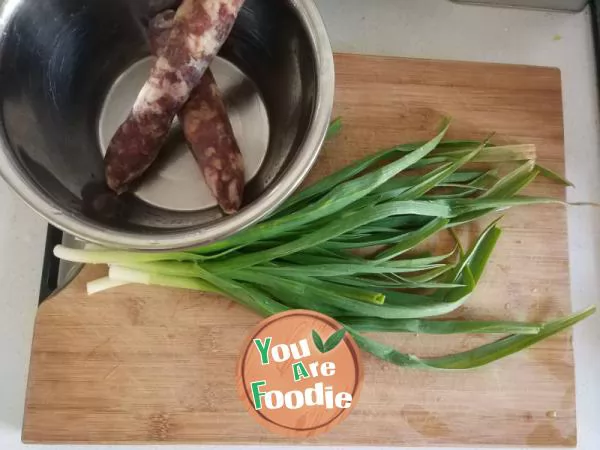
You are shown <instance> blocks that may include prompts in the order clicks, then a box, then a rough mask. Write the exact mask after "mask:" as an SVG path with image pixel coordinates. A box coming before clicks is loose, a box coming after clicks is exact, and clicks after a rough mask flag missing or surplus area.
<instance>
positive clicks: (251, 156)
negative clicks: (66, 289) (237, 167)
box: [0, 0, 334, 250]
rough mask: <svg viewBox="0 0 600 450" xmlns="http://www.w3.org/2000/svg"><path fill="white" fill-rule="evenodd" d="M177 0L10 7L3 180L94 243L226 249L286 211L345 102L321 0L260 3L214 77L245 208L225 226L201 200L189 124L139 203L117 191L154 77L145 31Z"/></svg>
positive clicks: (4, 27) (4, 64) (1, 84)
mask: <svg viewBox="0 0 600 450" xmlns="http://www.w3.org/2000/svg"><path fill="white" fill-rule="evenodd" d="M174 3H177V2H175V1H170V0H158V1H157V0H44V1H36V0H3V1H2V0H0V31H1V33H0V36H1V37H0V90H1V94H0V102H1V108H2V109H1V113H0V114H1V116H0V120H1V122H2V125H3V127H2V130H0V147H1V151H0V173H1V174H2V176H3V177H4V179H5V180H6V181H7V182H8V183H9V184H10V185H11V186H12V188H13V189H14V190H15V191H16V192H17V193H18V194H19V195H20V196H21V197H22V198H23V199H24V200H25V201H26V202H27V203H28V204H29V205H30V206H31V207H32V208H33V209H35V210H36V211H37V212H38V213H40V214H41V215H42V216H44V217H45V218H46V219H47V220H48V221H50V222H51V223H53V224H54V225H56V226H58V227H59V228H61V229H62V230H64V231H67V232H68V233H70V234H73V235H75V236H77V237H80V238H82V239H85V240H87V241H91V242H96V243H99V244H103V245H109V246H113V247H127V248H137V249H155V250H165V249H175V248H187V247H192V246H197V245H201V244H205V243H208V242H212V241H215V240H219V239H222V238H224V237H227V236H229V235H231V234H233V233H235V232H237V231H240V230H241V229H243V228H245V227H248V226H249V225H251V224H253V223H255V222H257V221H258V220H260V219H261V218H263V217H265V216H266V215H267V214H268V213H269V212H271V211H272V210H274V209H275V208H276V207H277V206H278V205H279V204H281V203H282V202H283V201H284V200H285V199H286V198H287V197H288V196H289V195H290V194H291V193H292V192H293V191H294V190H295V189H296V188H297V187H298V186H299V185H300V183H301V182H302V180H303V179H304V177H305V176H306V174H307V173H308V171H309V170H310V168H311V167H312V165H313V163H314V162H315V160H316V158H317V156H318V152H319V149H320V147H321V144H322V142H323V139H324V136H325V133H326V130H327V126H328V123H329V120H330V116H331V110H332V106H333V93H334V92H333V91H334V68H333V56H332V52H331V47H330V44H329V40H328V37H327V34H326V31H325V28H324V25H323V23H322V20H321V18H320V16H319V14H318V11H317V9H316V7H315V5H314V4H313V3H312V2H311V1H310V0H247V1H246V4H245V6H244V9H243V11H242V12H241V14H240V16H239V18H238V21H237V23H236V26H235V28H234V30H233V32H232V34H231V36H230V38H229V40H228V41H227V43H226V44H225V46H224V47H223V49H222V51H221V53H220V59H219V61H217V62H216V63H215V67H214V68H215V72H216V75H217V77H218V82H219V84H220V86H221V88H222V90H223V91H224V97H225V100H226V103H227V104H228V106H229V110H230V115H231V117H232V122H233V125H234V128H235V131H236V136H237V137H238V140H239V142H240V145H241V147H242V150H243V151H244V153H245V156H246V157H247V159H248V160H249V163H248V165H249V166H252V167H251V168H249V169H248V170H249V177H252V179H251V181H250V182H249V183H248V186H247V192H246V201H245V205H244V208H243V209H242V210H241V211H240V212H239V213H238V214H236V215H234V216H231V217H224V216H223V215H222V214H221V212H220V210H219V209H218V208H217V207H216V206H215V202H212V203H211V202H210V201H209V200H210V199H208V200H207V197H206V195H207V194H206V195H202V194H198V192H199V191H200V192H202V189H205V188H203V186H202V180H201V175H200V172H199V171H198V172H197V173H196V170H197V169H196V168H195V165H194V163H193V160H191V159H186V158H191V157H190V156H189V155H188V154H187V152H186V150H185V145H184V142H183V138H182V136H181V133H180V131H178V130H177V126H176V125H175V126H174V129H173V132H172V137H171V139H170V148H168V149H165V150H164V151H163V154H164V155H165V156H164V159H163V160H162V161H160V162H159V163H158V164H157V166H156V168H155V169H154V172H153V173H151V174H150V175H149V177H148V178H147V179H146V181H145V182H144V183H142V184H141V185H140V187H139V189H138V190H137V192H135V193H132V194H131V195H125V196H122V197H119V199H118V200H116V199H115V198H113V197H111V196H110V195H107V194H106V193H105V191H104V188H103V163H102V152H103V147H105V146H106V143H107V142H106V141H107V139H110V136H109V135H110V132H111V130H114V128H115V127H116V126H117V125H118V123H119V121H120V120H121V119H122V117H121V115H123V114H124V113H126V112H127V110H128V108H129V107H130V106H131V102H132V99H133V97H135V94H137V92H136V89H135V86H136V85H137V84H139V83H141V82H142V81H143V78H144V76H143V74H144V73H147V70H148V61H147V58H148V57H149V55H150V51H149V46H148V42H147V38H146V33H145V27H146V24H147V22H148V19H149V18H150V17H152V16H153V15H154V14H155V13H156V12H158V11H160V10H162V9H164V8H166V7H170V6H174V5H173V4H174ZM145 71H146V72H145ZM107 136H108V138H107ZM191 168H194V169H193V170H192V169H191Z"/></svg>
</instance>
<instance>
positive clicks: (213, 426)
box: [23, 55, 576, 447]
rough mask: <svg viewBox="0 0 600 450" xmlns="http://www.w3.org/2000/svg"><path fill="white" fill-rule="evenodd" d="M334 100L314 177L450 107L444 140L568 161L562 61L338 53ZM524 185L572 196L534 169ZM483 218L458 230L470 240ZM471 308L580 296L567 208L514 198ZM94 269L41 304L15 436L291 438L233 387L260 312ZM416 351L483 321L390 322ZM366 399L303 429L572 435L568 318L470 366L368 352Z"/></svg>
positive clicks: (530, 439) (407, 135) (561, 301)
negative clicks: (115, 278) (523, 347)
mask: <svg viewBox="0 0 600 450" xmlns="http://www.w3.org/2000/svg"><path fill="white" fill-rule="evenodd" d="M336 70H337V88H336V107H335V112H336V114H337V115H340V116H342V117H343V119H344V122H345V128H344V132H343V134H342V135H341V136H339V137H338V138H336V139H335V141H333V142H331V143H330V144H328V145H327V147H326V148H325V150H324V151H323V153H322V156H321V158H320V160H319V162H318V164H317V166H316V167H315V169H314V170H313V172H312V174H311V180H315V179H318V178H319V177H322V176H324V175H325V174H328V173H331V172H333V171H334V170H336V169H339V168H340V167H342V166H344V165H345V164H347V163H348V162H350V161H354V160H355V159H357V158H359V157H361V156H363V155H365V154H368V153H371V152H373V151H375V150H376V149H379V148H382V147H389V146H392V145H394V144H397V143H403V142H407V141H414V140H421V139H427V138H430V137H431V136H432V135H433V134H434V131H435V129H436V127H437V125H438V123H439V119H440V117H441V116H442V115H451V116H452V117H453V118H454V122H453V126H452V130H451V133H450V137H451V138H461V139H465V138H477V139H482V138H485V137H486V136H488V135H489V133H491V132H496V135H495V137H494V142H496V143H533V144H536V145H537V146H538V156H539V160H540V161H541V162H542V163H543V164H546V165H548V166H550V167H551V168H553V169H555V170H557V171H559V172H563V170H564V167H563V166H564V149H563V126H562V105H561V82H560V72H559V71H558V70H557V69H550V68H537V67H525V66H509V65H494V64H479V63H462V62H440V61H427V60H407V59H396V58H383V57H367V56H352V55H337V56H336ZM531 192H533V193H537V194H544V195H553V196H559V197H560V196H563V195H564V189H562V188H561V187H557V186H554V185H551V184H549V183H545V182H543V181H542V182H538V183H537V184H536V185H535V186H534V187H533V188H532V189H531ZM482 226H484V224H479V225H477V226H471V227H468V228H466V229H464V230H463V232H462V235H463V237H465V238H466V239H468V238H469V237H470V236H472V235H473V234H474V232H475V231H477V229H476V228H478V227H482ZM502 227H503V228H504V230H505V233H504V235H503V237H502V238H501V240H500V243H499V247H498V249H497V251H496V253H495V254H494V256H493V259H492V261H491V264H490V266H489V268H488V270H487V272H486V273H485V276H484V279H483V283H482V285H481V286H480V287H479V289H478V290H477V292H476V295H475V296H474V297H473V298H472V300H471V301H470V302H469V303H468V304H467V306H466V307H464V308H462V309H461V310H460V311H458V312H457V314H456V316H457V317H463V318H471V319H505V320H509V319H510V320H530V321H538V320H546V319H551V318H554V317H556V316H559V315H562V314H567V313H569V312H570V300H569V267H568V260H567V225H566V213H565V210H564V208H562V207H559V206H539V207H529V208H522V209H515V210H512V211H511V212H510V213H509V214H508V215H507V216H506V217H505V219H504V220H503V222H502ZM102 272H103V270H102V269H101V268H97V267H88V268H85V269H84V270H83V272H82V273H81V274H80V276H79V277H78V278H77V279H76V280H75V282H73V283H72V284H71V285H70V286H69V287H67V288H66V289H65V290H63V291H62V292H60V293H58V294H57V295H56V296H55V297H54V298H52V299H51V300H49V301H47V302H46V303H44V304H43V305H42V306H41V308H40V311H39V315H38V317H37V323H36V328H35V339H34V344H33V349H32V355H31V369H30V375H29V386H28V395H27V404H26V410H25V421H24V426H23V440H24V441H26V442H35V443H57V442H65V443H75V442H83V443H156V442H163V443H222V444H228V443H251V444H267V443H295V442H301V441H290V440H288V439H285V438H283V437H279V436H277V435H275V434H272V433H270V432H268V431H266V430H264V429H262V428H261V427H260V426H259V425H258V424H256V423H255V421H254V420H253V419H252V418H251V417H250V416H249V415H248V413H247V412H246V411H245V408H244V406H243V405H242V403H241V402H240V400H239V399H238V396H237V393H236V380H235V376H234V374H235V366H236V360H237V357H238V354H239V352H240V350H241V346H242V343H243V341H244V338H245V337H246V336H247V334H248V333H249V331H250V330H251V329H252V327H253V326H254V325H256V323H257V322H258V320H259V318H258V317H257V316H255V315H254V314H253V313H250V312H248V311H246V310H244V309H243V308H241V307H238V306H236V305H235V304H234V303H232V302H231V301H229V300H227V299H225V298H221V297H217V296H214V295H203V294H200V293H196V292H188V291H183V290H174V289H161V288H150V287H145V286H133V287H124V288H119V289H116V290H113V291H109V292H106V293H102V294H99V295H96V296H94V297H86V295H85V282H86V281H87V280H90V279H93V278H94V277H98V276H100V275H102ZM377 338H378V339H380V340H382V341H384V342H387V343H389V344H394V345H396V346H397V347H398V348H400V349H402V350H404V351H406V352H414V353H416V354H418V355H420V356H431V355H443V354H447V353H449V352H454V351H460V350H465V349H468V348H471V347H473V346H476V345H479V344H481V343H483V342H486V341H487V340H489V338H484V337H482V336H457V337H452V338H448V337H442V336H437V337H435V336H434V337H428V336H413V335H385V336H377ZM363 358H364V365H365V377H364V380H365V381H364V388H363V392H362V395H361V399H360V402H359V404H358V406H357V407H356V410H355V411H354V412H353V413H352V414H351V416H350V417H349V418H348V419H347V420H346V421H345V422H344V423H343V424H341V425H340V426H339V427H337V428H335V429H334V430H333V431H331V432H330V433H328V434H326V435H323V436H319V437H317V438H313V439H310V440H308V441H302V442H306V443H310V444H319V445H325V444H348V445H350V444H357V445H375V446H383V445H396V446H433V445H454V444H456V445H459V444H460V445H473V446H481V445H515V446H563V447H564V446H574V445H575V443H576V422H575V400H574V399H575V392H574V389H575V384H574V376H573V357H572V344H571V336H570V334H569V333H565V334H562V335H560V336H557V337H555V338H553V339H551V340H549V341H546V342H544V343H541V344H538V345H537V346H535V347H534V348H532V349H530V350H527V351H525V352H523V353H521V354H518V355H516V356H513V357H510V358H508V359H506V360H504V361H501V362H499V363H496V364H493V365H491V366H489V367H486V368H483V369H481V370H477V371H471V372H464V373H439V372H420V371H415V370H405V369H400V368H397V367H393V366H390V365H388V364H386V363H383V362H381V361H379V360H376V359H374V358H373V357H371V356H368V355H364V356H363Z"/></svg>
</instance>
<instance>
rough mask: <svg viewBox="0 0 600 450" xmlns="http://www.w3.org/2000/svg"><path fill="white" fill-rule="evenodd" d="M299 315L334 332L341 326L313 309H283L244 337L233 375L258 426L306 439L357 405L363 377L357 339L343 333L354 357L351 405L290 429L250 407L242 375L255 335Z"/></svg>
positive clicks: (249, 397)
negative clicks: (312, 423)
mask: <svg viewBox="0 0 600 450" xmlns="http://www.w3.org/2000/svg"><path fill="white" fill-rule="evenodd" d="M298 316H306V317H308V318H310V319H313V320H314V319H316V320H318V321H321V322H323V323H324V324H326V325H327V326H329V327H331V329H332V330H333V331H334V332H335V331H337V330H340V329H341V328H343V326H342V325H341V324H340V323H339V322H336V321H335V320H334V319H332V318H331V317H329V316H326V315H324V314H321V313H318V312H315V311H310V310H299V309H296V310H292V311H286V312H283V313H280V314H276V315H274V316H271V317H269V318H267V319H265V320H263V321H262V322H260V323H259V324H258V325H257V326H256V327H255V328H254V329H253V330H252V332H251V333H250V334H249V336H248V337H247V338H246V339H245V341H244V344H243V346H242V352H241V354H240V357H239V359H238V364H237V367H236V377H237V388H238V394H239V395H240V398H241V400H242V402H243V403H244V406H245V407H246V409H247V410H248V412H249V413H250V415H251V416H252V417H253V418H254V419H255V420H256V421H257V422H258V423H259V424H260V425H262V426H263V427H265V428H267V429H268V430H270V431H272V432H274V433H277V434H280V435H284V436H287V437H304V438H306V437H313V436H316V435H318V434H322V433H325V432H327V431H329V430H331V429H332V428H333V427H335V426H337V425H338V424H340V423H341V422H342V421H344V420H345V419H346V418H347V417H348V416H349V415H350V413H351V412H352V410H353V409H354V408H355V407H356V404H357V403H358V400H359V397H360V393H361V391H362V385H363V380H364V370H363V365H362V362H361V360H360V356H359V355H360V353H359V349H358V346H357V345H356V342H355V341H354V339H353V338H352V336H351V335H350V334H349V333H347V334H346V335H345V336H344V339H343V341H342V342H343V343H344V344H345V345H346V346H347V348H348V350H349V351H350V354H351V355H352V358H353V360H354V367H355V380H356V383H355V386H354V389H353V391H352V405H351V407H350V408H348V409H344V410H342V411H341V412H340V413H339V414H338V415H336V416H335V417H334V418H333V419H330V420H328V421H327V422H326V423H323V424H321V425H317V426H313V427H310V428H291V427H289V426H286V425H281V424H278V423H277V422H274V421H273V420H271V419H270V418H268V417H266V416H265V415H264V414H262V413H261V412H260V411H257V410H256V409H255V408H254V406H253V401H252V396H251V393H250V392H249V389H248V386H247V383H246V380H245V374H244V372H245V364H246V359H247V356H248V352H249V351H250V349H251V348H252V344H253V340H254V338H256V336H257V335H259V334H260V332H261V331H262V330H264V329H265V328H266V327H268V326H269V325H271V324H272V323H273V322H276V321H279V320H282V319H285V318H287V317H298Z"/></svg>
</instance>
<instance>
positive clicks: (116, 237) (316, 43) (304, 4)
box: [0, 0, 335, 250]
mask: <svg viewBox="0 0 600 450" xmlns="http://www.w3.org/2000/svg"><path fill="white" fill-rule="evenodd" d="M18 3H19V2H18V1H9V2H8V3H4V5H0V27H2V28H4V27H6V25H7V23H9V21H10V16H12V14H13V13H14V12H15V10H16V8H15V6H16V5H17V4H18ZM290 4H291V6H292V7H293V8H294V10H295V12H296V14H297V16H298V18H299V19H300V20H301V21H302V22H303V25H304V27H305V31H306V32H307V33H308V35H309V37H310V41H311V45H312V48H313V52H314V57H315V61H316V68H317V73H316V80H317V83H316V85H317V95H316V99H317V100H316V105H315V108H314V111H313V116H312V118H311V123H310V124H309V128H308V131H307V136H306V137H305V139H304V141H303V142H302V144H301V146H300V148H299V149H298V151H297V157H296V158H295V159H294V161H293V162H292V163H291V164H290V166H289V167H288V168H287V169H286V171H285V174H284V175H283V176H282V177H281V179H280V180H279V181H278V182H277V183H276V184H275V185H274V186H271V187H270V188H269V189H268V190H267V191H266V192H265V193H264V194H263V195H262V196H261V198H260V199H259V200H257V201H256V202H254V203H253V204H252V205H250V206H248V207H246V208H244V209H243V210H242V211H240V212H239V213H238V214H235V215H234V216H231V217H228V218H226V219H223V220H220V221H217V222H216V223H213V224H207V225H205V226H201V227H199V229H195V230H191V231H183V232H173V233H171V234H165V235H162V236H159V235H153V234H150V233H148V234H142V233H134V232H127V231H117V230H107V229H106V228H103V227H102V226H100V225H97V224H93V223H90V222H87V221H85V220H83V218H81V217H76V216H74V215H72V214H68V213H66V212H64V211H63V210H61V209H59V208H57V207H56V206H54V205H53V201H52V200H51V199H49V198H47V195H46V194H45V193H44V192H43V191H41V190H40V189H38V187H37V186H36V185H35V184H34V183H33V182H32V181H31V180H30V178H29V176H28V175H27V174H26V173H25V172H24V171H23V170H22V169H21V168H19V167H18V166H17V164H15V161H14V160H15V158H14V156H13V155H12V154H11V153H10V152H8V151H7V150H6V149H7V148H8V147H9V145H8V142H6V136H5V135H4V134H2V136H1V137H0V139H1V142H0V145H2V146H3V147H4V150H3V151H0V176H2V178H3V179H4V180H5V181H6V183H7V184H8V185H9V186H10V187H11V188H12V189H13V190H14V191H15V192H16V193H17V194H18V195H19V196H20V197H21V198H22V199H23V200H24V201H25V202H26V203H27V204H28V205H29V206H30V207H31V208H32V209H33V210H34V211H36V212H37V213H38V214H40V215H41V216H42V217H44V218H45V219H46V220H47V221H48V222H50V223H51V224H53V225H54V226H56V227H58V228H60V229H62V230H63V231H65V232H67V233H70V234H72V235H73V236H76V237H78V238H80V239H83V240H86V241H88V242H93V243H96V244H100V245H104V246H109V247H117V248H131V249H138V250H177V249H185V248H191V247H196V246H199V245H205V244H208V243H210V242H214V241H218V240H220V239H224V238H226V237H229V236H231V235H233V234H235V233H237V232H239V231H241V230H243V229H245V228H247V227H249V226H251V225H253V224H255V223H256V222H258V221H259V220H261V219H262V218H264V217H265V216H267V215H268V214H269V213H271V212H272V211H274V210H275V209H276V208H277V207H278V206H279V205H280V204H281V203H283V202H284V201H285V200H286V199H287V198H288V197H289V195H291V194H292V193H293V192H294V191H295V190H296V189H297V188H298V187H299V186H300V184H301V183H302V182H303V181H304V179H305V178H306V176H307V175H308V173H309V172H310V170H311V169H312V167H313V165H314V163H315V162H316V160H317V157H318V155H319V152H320V149H321V146H322V145H323V142H324V140H325V136H326V133H327V129H328V127H329V121H330V119H331V114H332V111H333V99H334V89H335V70H334V61H333V51H332V49H331V44H330V41H329V37H328V35H327V31H326V29H325V24H324V23H323V20H322V18H321V15H320V13H319V11H318V9H317V7H316V5H315V4H314V2H313V1H312V0H290ZM1 45H2V43H1V42H0V46H1Z"/></svg>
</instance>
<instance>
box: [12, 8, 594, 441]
mask: <svg viewBox="0 0 600 450" xmlns="http://www.w3.org/2000/svg"><path fill="white" fill-rule="evenodd" d="M316 1H317V4H318V5H319V8H320V9H321V11H322V13H323V16H324V19H325V22H326V24H327V27H328V29H329V32H330V36H331V40H332V43H333V48H334V50H336V51H342V52H355V53H371V54H384V55H394V56H406V57H417V58H437V59H455V60H468V61H490V62H502V63H517V64H531V65H542V66H555V67H559V68H560V69H561V71H562V79H563V98H564V113H565V138H566V154H567V176H568V178H569V179H570V180H572V181H573V182H575V184H576V186H577V189H572V190H571V191H570V192H569V200H571V201H584V200H585V201H595V202H600V176H599V175H600V146H599V131H600V123H599V121H598V118H599V117H598V113H599V108H598V93H597V89H596V80H597V78H596V69H595V63H594V54H593V42H592V35H591V25H590V13H589V11H586V12H584V13H580V14H568V13H549V12H536V11H524V10H510V9H497V8H488V7H478V6H459V5H455V4H453V3H450V2H449V1H447V0H368V1H367V0H316ZM0 210H1V213H0V289H1V290H2V295H0V362H1V363H0V448H1V449H3V450H13V449H20V448H25V447H30V446H24V445H23V444H21V443H20V433H21V431H20V428H21V421H22V416H23V405H24V399H25V384H26V379H27V366H28V360H29V350H30V345H31V337H32V332H33V322H34V317H35V313H36V308H37V297H38V287H39V283H40V274H41V265H42V256H43V250H44V241H45V233H46V224H45V222H44V221H43V220H42V219H40V218H39V217H38V216H36V215H35V214H34V213H33V212H32V211H30V210H29V209H28V208H27V207H26V206H25V204H24V203H22V202H21V201H20V200H19V199H18V198H17V197H16V196H15V195H13V194H12V192H11V191H10V190H9V189H8V187H7V186H6V185H5V184H4V183H3V182H1V181H0ZM569 233H570V256H571V282H572V289H571V292H572V300H573V307H574V309H581V308H583V307H585V306H588V305H589V304H591V303H596V304H597V305H598V306H600V209H593V208H572V209H570V210H569ZM26 236H28V237H26ZM11 279H12V280H11ZM9 280H11V281H9ZM574 345H575V357H576V371H577V413H578V427H579V447H578V448H580V449H584V450H597V449H599V448H600V428H599V427H598V417H600V314H597V315H596V316H595V317H593V318H592V319H590V320H587V321H585V322H584V323H583V324H581V325H579V326H578V327H577V328H576V331H575V341H574ZM43 448H44V449H48V450H54V449H69V450H71V449H78V448H89V447H79V446H70V447H63V446H45V447H43ZM95 448H104V449H107V448H108V447H95ZM111 448H114V447H111ZM127 448H128V449H132V450H135V449H136V448H138V447H127ZM139 448H141V449H144V450H146V449H149V448H157V449H158V448H160V449H164V448H165V447H154V446H145V447H139ZM177 448H182V449H187V448H195V449H199V448H209V447H199V446H194V447H177ZM245 448H247V447H245Z"/></svg>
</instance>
